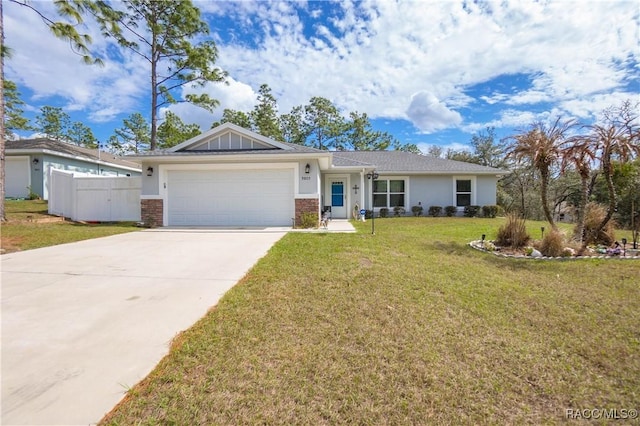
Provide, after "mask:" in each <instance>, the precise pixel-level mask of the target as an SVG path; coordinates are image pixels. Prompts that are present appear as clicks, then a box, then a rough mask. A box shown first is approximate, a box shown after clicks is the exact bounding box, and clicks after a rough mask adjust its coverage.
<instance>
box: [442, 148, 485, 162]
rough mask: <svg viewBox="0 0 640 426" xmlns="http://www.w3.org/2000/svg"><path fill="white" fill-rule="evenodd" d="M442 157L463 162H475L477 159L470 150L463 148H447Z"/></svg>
mask: <svg viewBox="0 0 640 426" xmlns="http://www.w3.org/2000/svg"><path fill="white" fill-rule="evenodd" d="M444 158H446V159H447V160H453V161H462V162H465V163H477V161H478V159H477V157H476V156H475V155H473V154H472V153H471V152H469V151H467V150H464V149H461V150H455V149H453V148H447V152H446V154H445V155H444Z"/></svg>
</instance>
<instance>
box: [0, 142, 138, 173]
mask: <svg viewBox="0 0 640 426" xmlns="http://www.w3.org/2000/svg"><path fill="white" fill-rule="evenodd" d="M5 149H6V150H7V153H11V151H12V150H15V151H24V150H35V151H45V150H47V151H51V152H53V153H59V154H63V155H66V156H72V157H80V158H83V159H85V160H88V161H91V162H97V161H101V162H103V163H109V164H112V165H115V166H120V167H127V168H132V169H138V170H140V165H139V164H136V163H133V162H131V161H127V160H124V159H122V158H121V157H118V156H116V155H113V154H111V153H109V152H105V151H100V158H98V150H97V149H89V148H84V147H81V146H77V145H73V144H70V143H66V142H61V141H55V140H52V139H47V138H37V139H19V140H15V141H6V142H5Z"/></svg>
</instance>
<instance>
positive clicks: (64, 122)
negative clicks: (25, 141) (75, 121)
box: [34, 105, 71, 141]
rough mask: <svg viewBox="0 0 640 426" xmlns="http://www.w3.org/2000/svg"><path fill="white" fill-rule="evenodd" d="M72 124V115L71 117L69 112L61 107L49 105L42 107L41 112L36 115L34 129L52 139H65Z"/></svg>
mask: <svg viewBox="0 0 640 426" xmlns="http://www.w3.org/2000/svg"><path fill="white" fill-rule="evenodd" d="M70 126H71V117H69V114H67V113H66V112H64V111H63V110H62V108H60V107H52V106H48V105H47V106H43V107H42V108H40V114H39V115H37V116H36V125H35V127H34V129H35V130H37V131H38V132H40V133H43V134H45V135H46V136H47V137H49V138H51V139H54V140H57V141H64V140H67V138H68V134H69V127H70Z"/></svg>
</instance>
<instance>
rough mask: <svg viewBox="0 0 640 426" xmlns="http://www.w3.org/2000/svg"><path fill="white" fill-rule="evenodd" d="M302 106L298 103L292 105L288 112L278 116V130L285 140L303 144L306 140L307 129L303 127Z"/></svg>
mask: <svg viewBox="0 0 640 426" xmlns="http://www.w3.org/2000/svg"><path fill="white" fill-rule="evenodd" d="M303 122H304V108H303V107H302V106H300V105H298V106H296V107H293V108H292V109H291V112H289V113H288V114H282V115H280V117H279V118H278V125H279V126H280V132H281V133H282V138H283V140H284V141H285V142H289V143H295V144H298V145H304V144H305V143H306V140H307V136H309V135H308V133H307V130H306V129H305V127H304V123H303Z"/></svg>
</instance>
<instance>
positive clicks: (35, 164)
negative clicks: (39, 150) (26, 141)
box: [31, 158, 40, 166]
mask: <svg viewBox="0 0 640 426" xmlns="http://www.w3.org/2000/svg"><path fill="white" fill-rule="evenodd" d="M31 162H32V163H33V165H34V166H37V165H38V163H39V162H40V160H38V159H37V158H34V159H33V161H31Z"/></svg>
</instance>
